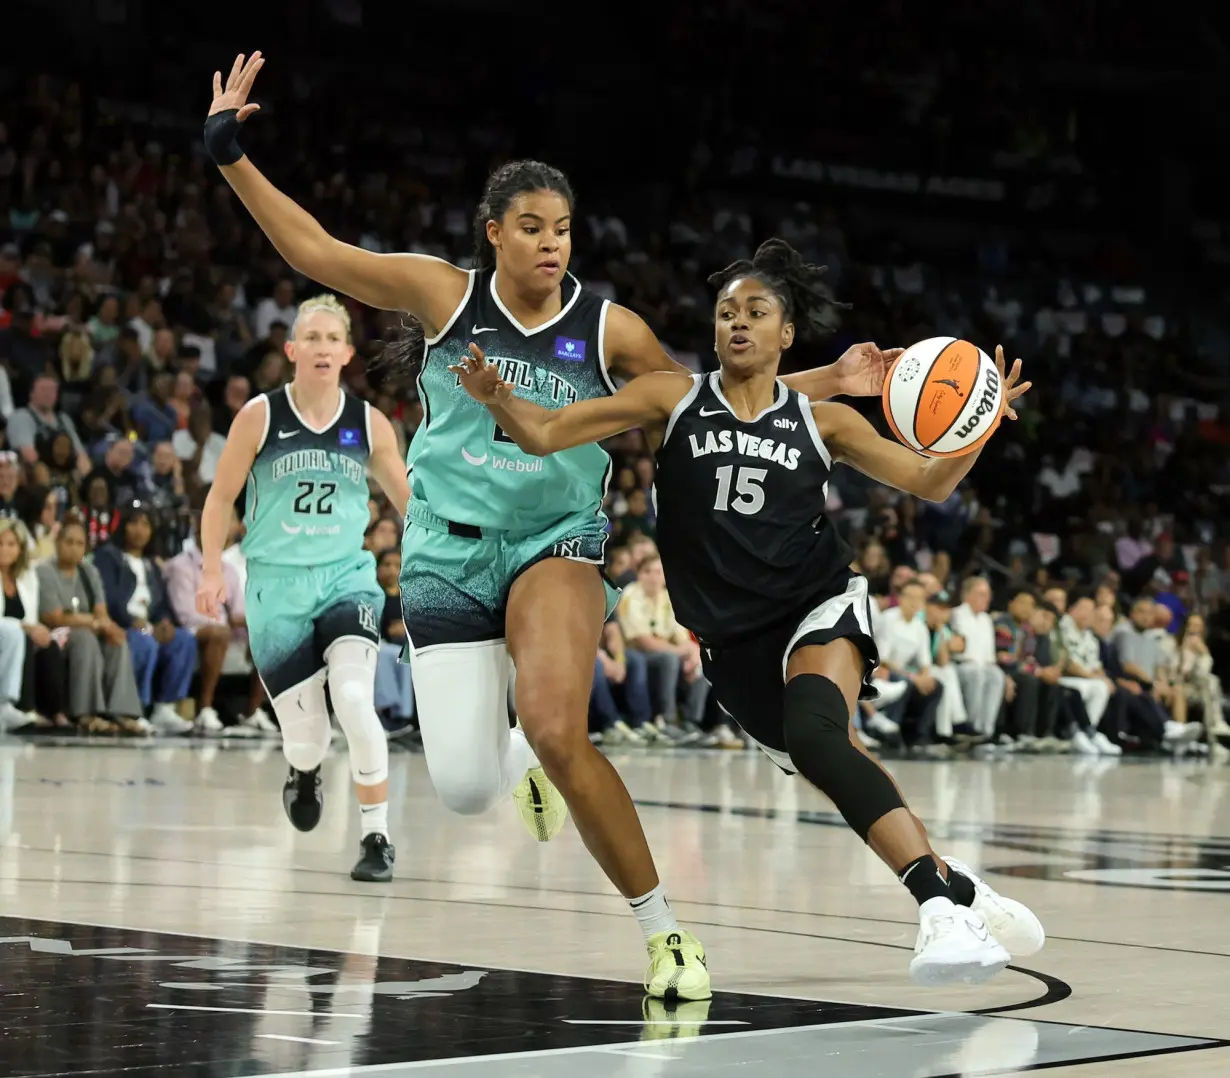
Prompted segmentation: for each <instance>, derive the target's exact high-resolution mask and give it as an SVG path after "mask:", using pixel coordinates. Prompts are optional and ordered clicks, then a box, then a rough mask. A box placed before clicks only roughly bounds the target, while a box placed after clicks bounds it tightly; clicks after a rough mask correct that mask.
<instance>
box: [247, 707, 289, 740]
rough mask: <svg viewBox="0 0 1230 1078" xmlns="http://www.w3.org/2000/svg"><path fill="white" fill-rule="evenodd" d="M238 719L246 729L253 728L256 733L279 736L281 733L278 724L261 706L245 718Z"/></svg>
mask: <svg viewBox="0 0 1230 1078" xmlns="http://www.w3.org/2000/svg"><path fill="white" fill-rule="evenodd" d="M239 721H240V722H241V723H242V724H243V725H244V726H246V727H248V729H250V730H255V731H256V732H257V733H258V734H261V735H262V736H265V737H280V736H281V734H282V731H281V730H280V729H279V728H278V724H277V723H276V722H274V721H273V719H271V718H270V717H269V715H268V713H267V712H266V711H265V709H264V708H263V707H258V708H257V709H256V710H255V711H253V712H252V714H251V715H249V716H248V717H247V718H246V719H240V720H239Z"/></svg>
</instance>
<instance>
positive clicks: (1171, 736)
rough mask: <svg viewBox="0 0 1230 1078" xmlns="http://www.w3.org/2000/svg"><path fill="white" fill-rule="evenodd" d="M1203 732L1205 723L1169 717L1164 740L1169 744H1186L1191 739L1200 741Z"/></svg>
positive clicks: (1163, 736)
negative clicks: (1177, 720) (1176, 719)
mask: <svg viewBox="0 0 1230 1078" xmlns="http://www.w3.org/2000/svg"><path fill="white" fill-rule="evenodd" d="M1203 733H1204V723H1201V722H1175V721H1174V719H1167V720H1166V731H1165V733H1164V734H1163V735H1162V740H1163V741H1165V742H1166V743H1167V744H1168V745H1176V744H1177V745H1184V744H1186V743H1187V742H1189V741H1198V740H1199V739H1200V735H1201V734H1203Z"/></svg>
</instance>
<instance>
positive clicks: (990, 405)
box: [955, 367, 999, 439]
mask: <svg viewBox="0 0 1230 1078" xmlns="http://www.w3.org/2000/svg"><path fill="white" fill-rule="evenodd" d="M986 371H987V384H986V388H985V389H984V390H983V391H982V397H981V398H980V399H979V401H978V407H977V408H975V409H974V413H973V415H971V416H970V417H969V419H968V420H967V421H966V423H965V424H964V425H962V426H960V427H958V428H957V429H956V431H955V433H956V436H957V437H958V438H962V439H964V438H968V437H969V436H970V435H971V434H973V433H974V431H976V430H977V429H978V427H979V426H980V425H981V424H982V421H983V419H984V418H986V417H987V416H990V415H993V414H995V413H997V412H998V399H997V398H998V397H999V372H998V371H995V370H993V369H991V368H990V367H988V368H986ZM975 392H977V390H975Z"/></svg>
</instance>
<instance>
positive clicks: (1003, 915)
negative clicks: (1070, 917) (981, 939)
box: [944, 857, 1046, 958]
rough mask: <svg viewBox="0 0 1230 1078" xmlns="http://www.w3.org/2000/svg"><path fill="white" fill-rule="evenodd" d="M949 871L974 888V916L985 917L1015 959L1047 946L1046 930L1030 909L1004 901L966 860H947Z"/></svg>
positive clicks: (990, 927) (992, 931)
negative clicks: (962, 878) (951, 870)
mask: <svg viewBox="0 0 1230 1078" xmlns="http://www.w3.org/2000/svg"><path fill="white" fill-rule="evenodd" d="M944 861H945V863H946V864H947V865H948V867H949V868H951V869H954V870H955V871H957V872H959V873H961V875H962V876H965V877H966V878H967V879H968V880H969V881H970V882H971V883H973V885H974V905H973V907H972V908H973V910H974V912H975V913H980V914H982V917H983V920H985V921H986V923H987V928H989V929H990V930H991V935H993V936H994V937H995V938H996V939H997V940H999V942H1000V943H1002V944H1003V945H1004V946H1005V947H1006V948H1007V949H1008V952H1009V953H1010V954H1011V955H1012V956H1013V957H1014V958H1026V957H1028V956H1029V955H1031V954H1037V953H1038V952H1039V951H1040V950H1042V945H1043V944H1044V943H1046V931H1045V930H1044V929H1043V927H1042V922H1041V921H1039V920H1038V918H1037V916H1036V915H1035V914H1034V912H1033V910H1031V909H1030V908H1029V907H1028V906H1026V905H1025V904H1024V903H1023V902H1017V901H1016V899H1014V898H1004V896H1003V895H1001V894H1000V893H999V892H997V891H996V890H995V889H994V888H993V887H991V885H990V884H989V883H987V882H986V880H984V879H982V878H981V877H980V876H977V875H975V874H974V872H973V871H972V870H971V869H970V867H969V865H967V864H966V863H965V862H964V861H958V860H957V859H956V858H955V857H945V858H944Z"/></svg>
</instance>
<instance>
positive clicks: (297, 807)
mask: <svg viewBox="0 0 1230 1078" xmlns="http://www.w3.org/2000/svg"><path fill="white" fill-rule="evenodd" d="M286 353H287V355H288V356H289V357H290V359H291V362H292V363H293V364H294V367H295V375H294V380H293V381H292V382H291V383H290V384H289V385H287V386H284V387H283V388H282V389H278V390H274V391H273V392H271V393H267V394H261V396H259V397H256V398H255V399H254V400H251V401H249V402H248V403H247V404H246V405H245V406H244V408H243V410H242V411H241V412H240V413H239V415H237V416H236V417H235V422H234V423H233V424H232V425H231V429H230V433H229V434H228V435H227V438H226V448H225V449H223V451H222V457H221V459H220V460H219V461H218V473H217V477H216V478H215V480H214V484H213V486H212V487H211V488H210V491H209V496H208V498H207V499H206V501H205V511H204V513H203V515H202V518H201V548H202V551H201V552H202V555H203V558H204V573H203V576H202V578H201V584H200V588H199V590H198V592H197V606H198V607H199V608H200V610H201V612H202V613H205V614H209V615H211V616H212V615H215V614H216V613H217V610H218V604H219V602H220V601H221V599H222V597H223V592H224V587H223V583H222V548H223V547H224V546H225V544H226V533H227V529H228V526H229V523H230V515H231V507H232V506H233V505H234V504H235V499H236V498H237V497H238V496H239V492H240V491H241V490H242V489H243V486H244V484H245V482H246V483H247V498H246V500H245V510H244V524H245V526H246V528H247V534H246V535H245V536H244V540H243V552H244V556H245V557H246V558H247V562H248V581H247V588H246V593H245V595H246V599H247V612H248V633H249V638H250V641H251V647H252V659H253V662H255V664H256V669H257V672H258V673H259V674H260V676H261V680H262V681H263V682H264V683H265V689H266V691H267V692H268V693H269V700H270V702H271V703H272V705H273V709H274V713H275V714H276V715H277V717H278V722H279V724H280V725H281V727H282V751H283V753H284V754H285V756H286V759H287V762H288V763H289V764H290V775H289V777H288V778H287V780H286V785H285V787H284V789H283V792H282V803H283V806H284V807H285V809H286V814H287V816H289V817H290V821H291V823H293V824H294V825H295V827H297V828H298V829H299V830H300V831H311V830H312V828H314V827H315V826H316V824H317V823H319V822H320V815H321V811H322V809H323V794H322V792H321V788H320V785H321V784H320V764H321V761H322V760H323V759H324V756H325V753H326V752H327V751H328V748H329V739H330V734H331V729H330V726H329V712H328V709H327V707H326V704H325V684H326V682H327V683H328V686H329V696H330V698H331V699H332V701H333V711H334V713H335V714H336V715H337V721H338V723H339V724H340V725H341V727H342V730H343V732H344V733H345V735H346V744H347V747H348V749H349V753H350V771H351V774H352V775H353V777H354V782H355V790H356V792H357V793H358V798H359V806H360V813H361V822H362V832H363V837H362V852H361V855H360V857H359V861H358V863H357V864H356V865H355V867H354V869H353V870H352V871H351V873H350V875H351V877H352V878H353V879H356V880H364V881H367V882H386V881H388V880H391V879H392V878H393V847H392V846H391V845H390V844H389V838H388V793H389V781H388V779H389V750H388V743H387V741H386V739H385V735H384V729H383V727H382V726H381V725H380V719H379V718H378V717H377V715H376V707H375V700H374V689H375V677H376V656H377V654H378V648H379V644H380V629H379V626H380V612H381V610H383V608H384V592H383V590H382V589H381V587H380V585H379V583H378V582H377V580H376V560H375V558H374V557H373V555H372V554H371V553H370V552H369V551H366V550H364V549H363V533H364V531H365V530H366V528H367V524H368V520H369V514H368V508H367V501H368V486H367V471H368V467H369V466H370V468H371V472H372V475H373V476H374V477H375V478H376V480H377V482H379V484H380V485H381V487H383V488H384V491H385V493H387V494H388V496H389V498H390V500H391V501H392V502H393V504H394V505H395V506H396V507H397V509H398V511H399V512H402V513H404V512H405V507H406V501H407V499H408V497H409V489H408V487H407V484H406V475H405V469H404V466H403V464H402V460H401V455H400V453H399V452H398V448H397V437H396V435H395V434H394V433H393V428H392V426H391V425H390V423H389V421H388V420H387V419H386V418H385V417H384V416H383V415H382V414H381V413H380V412H377V411H375V410H374V409H373V408H372V407H371V405H369V404H368V403H367V402H366V401H362V400H359V399H358V398H356V397H351V396H348V395H347V394H346V393H345V392H343V391H342V388H341V374H342V368H343V367H344V366H345V365H346V364H347V363H349V362H350V359H351V357H352V356H353V355H354V348H352V347H351V345H350V316H349V315H348V314H347V313H346V309H345V308H344V307H343V306H342V305H341V304H340V303H339V302H338V301H337V299H336V298H335V297H333V296H317V297H315V298H314V299H309V300H307V301H306V302H305V303H303V304H302V305H301V306H300V307H299V313H298V317H297V318H296V320H295V326H294V332H293V336H292V339H291V340H290V341H289V342H288V343H287V345H286Z"/></svg>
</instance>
